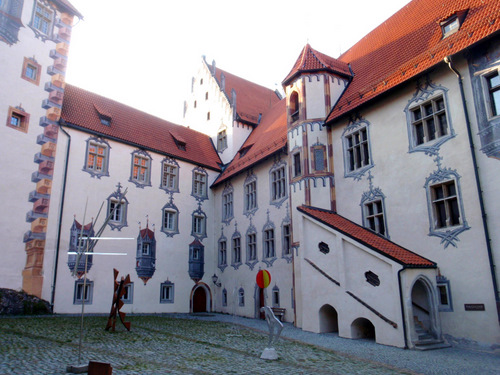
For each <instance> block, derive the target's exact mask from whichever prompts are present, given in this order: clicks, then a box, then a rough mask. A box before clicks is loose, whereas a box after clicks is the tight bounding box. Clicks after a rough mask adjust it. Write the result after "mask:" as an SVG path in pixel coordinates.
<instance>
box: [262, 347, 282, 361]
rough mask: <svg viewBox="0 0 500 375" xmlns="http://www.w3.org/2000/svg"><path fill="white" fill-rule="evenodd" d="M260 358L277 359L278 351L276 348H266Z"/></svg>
mask: <svg viewBox="0 0 500 375" xmlns="http://www.w3.org/2000/svg"><path fill="white" fill-rule="evenodd" d="M260 359H267V360H270V361H276V360H277V359H278V353H276V349H274V348H265V349H264V351H263V352H262V355H261V356H260Z"/></svg>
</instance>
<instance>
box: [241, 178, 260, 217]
mask: <svg viewBox="0 0 500 375" xmlns="http://www.w3.org/2000/svg"><path fill="white" fill-rule="evenodd" d="M244 189H245V210H244V211H245V212H252V211H255V210H256V209H257V179H256V178H255V176H253V177H252V178H249V179H247V181H246V182H245V188H244Z"/></svg>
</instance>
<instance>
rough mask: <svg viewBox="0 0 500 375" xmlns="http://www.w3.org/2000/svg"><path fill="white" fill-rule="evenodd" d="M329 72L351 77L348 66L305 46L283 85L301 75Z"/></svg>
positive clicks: (307, 45)
mask: <svg viewBox="0 0 500 375" xmlns="http://www.w3.org/2000/svg"><path fill="white" fill-rule="evenodd" d="M323 71H324V72H331V73H336V74H339V75H342V76H346V77H351V76H352V74H351V71H350V70H349V65H348V64H347V63H345V62H343V61H340V60H337V59H334V58H333V57H330V56H327V55H324V54H323V53H321V52H319V51H316V50H314V49H312V48H311V46H310V45H309V44H306V46H305V47H304V49H303V50H302V52H301V53H300V55H299V57H298V59H297V61H296V62H295V65H294V66H293V68H292V70H291V71H290V73H288V75H287V76H286V78H285V79H284V80H283V85H284V86H286V85H288V83H289V82H291V81H292V80H293V79H294V78H295V77H296V76H298V75H299V74H301V73H314V72H323Z"/></svg>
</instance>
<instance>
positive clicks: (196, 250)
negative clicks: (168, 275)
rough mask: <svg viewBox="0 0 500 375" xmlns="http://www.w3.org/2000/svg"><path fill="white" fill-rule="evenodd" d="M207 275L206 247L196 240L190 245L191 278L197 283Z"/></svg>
mask: <svg viewBox="0 0 500 375" xmlns="http://www.w3.org/2000/svg"><path fill="white" fill-rule="evenodd" d="M204 274H205V246H203V244H202V243H201V242H200V241H198V240H194V241H193V242H191V243H190V244H189V277H191V279H192V280H193V281H194V282H195V283H197V282H198V281H200V280H201V279H202V278H203V275H204Z"/></svg>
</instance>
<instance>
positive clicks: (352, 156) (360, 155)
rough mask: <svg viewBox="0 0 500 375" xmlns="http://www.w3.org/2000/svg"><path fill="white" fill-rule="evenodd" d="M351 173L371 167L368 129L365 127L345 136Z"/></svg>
mask: <svg viewBox="0 0 500 375" xmlns="http://www.w3.org/2000/svg"><path fill="white" fill-rule="evenodd" d="M344 139H345V143H346V146H347V147H346V149H347V160H348V162H347V168H348V171H349V172H352V171H355V170H358V169H361V168H363V167H366V166H368V165H370V150H369V147H370V146H369V143H368V129H367V128H366V127H363V128H361V129H359V130H356V131H354V132H352V133H350V134H348V135H346V136H345V138H344Z"/></svg>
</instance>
